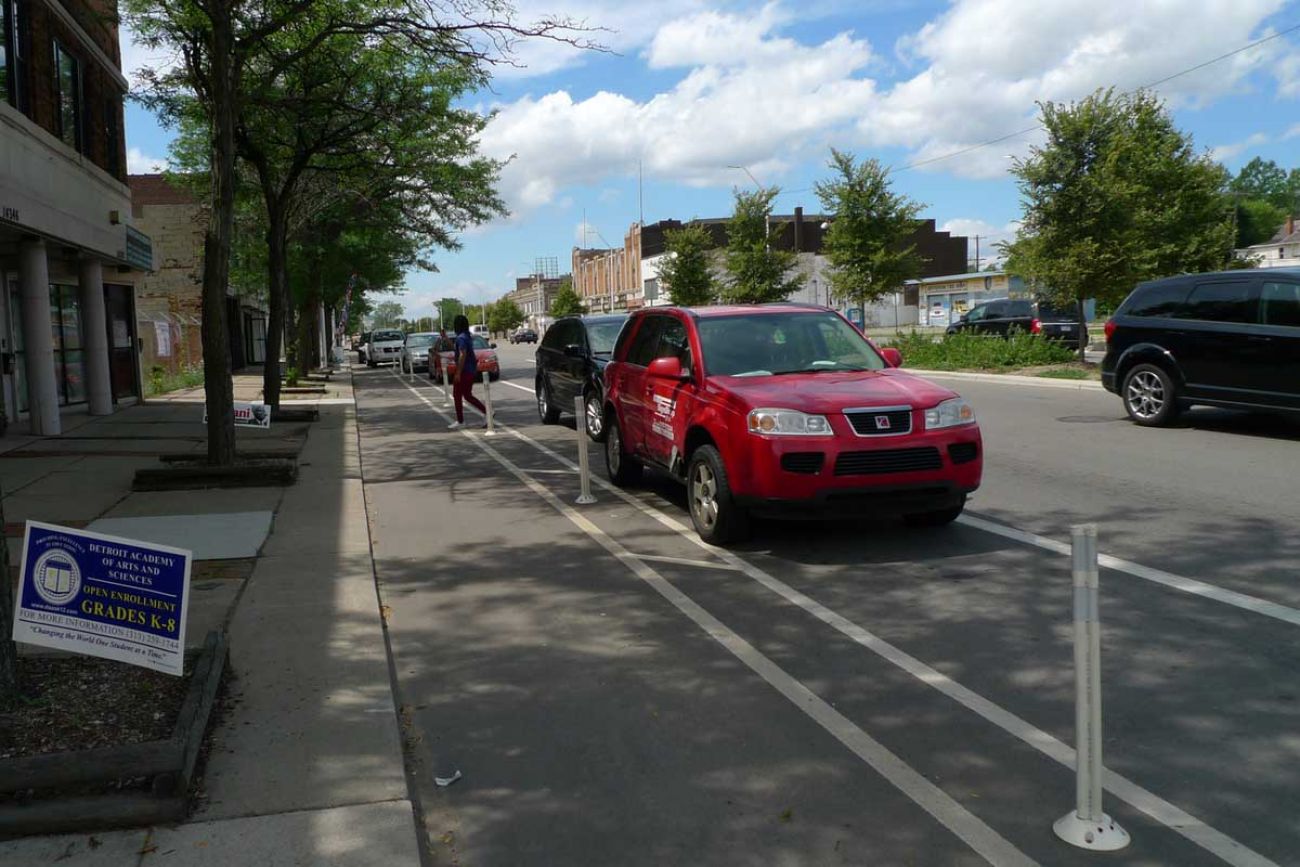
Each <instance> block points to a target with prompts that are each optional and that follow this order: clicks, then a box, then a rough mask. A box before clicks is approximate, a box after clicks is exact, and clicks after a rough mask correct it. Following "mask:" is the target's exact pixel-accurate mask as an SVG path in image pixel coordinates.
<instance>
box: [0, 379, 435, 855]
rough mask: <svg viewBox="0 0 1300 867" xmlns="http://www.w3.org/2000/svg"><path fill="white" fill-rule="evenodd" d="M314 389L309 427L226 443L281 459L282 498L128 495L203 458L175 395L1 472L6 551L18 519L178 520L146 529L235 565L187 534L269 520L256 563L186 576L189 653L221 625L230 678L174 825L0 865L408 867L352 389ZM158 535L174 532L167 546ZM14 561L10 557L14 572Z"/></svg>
mask: <svg viewBox="0 0 1300 867" xmlns="http://www.w3.org/2000/svg"><path fill="white" fill-rule="evenodd" d="M248 378H249V379H252V378H253V377H248ZM257 383H258V387H259V388H260V378H258V380H257ZM329 388H330V394H329V395H328V396H327V400H326V401H324V402H323V403H324V405H322V406H321V407H320V409H321V418H320V421H318V422H316V423H314V424H310V425H307V424H303V425H292V424H284V425H278V426H276V425H273V427H272V430H271V431H269V432H266V431H252V430H249V431H246V430H240V431H239V441H240V445H241V447H243V448H255V447H264V446H265V445H267V444H268V443H269V442H272V441H273V442H274V443H275V447H276V448H277V449H279V448H285V449H287V450H293V451H296V452H297V454H298V458H299V466H300V473H301V475H300V477H299V481H298V483H297V484H296V485H294V486H293V487H291V488H287V489H280V488H254V489H249V490H242V491H221V490H213V491H186V492H168V493H132V492H131V491H130V480H131V477H132V475H133V473H134V471H135V469H136V468H138V467H141V466H149V465H156V464H157V454H158V453H159V452H163V451H178V450H180V451H188V450H193V451H195V452H196V453H197V452H201V451H202V448H203V428H202V425H201V414H200V415H199V416H198V417H197V418H196V417H195V407H194V406H193V405H191V404H190V403H189V402H188V400H187V399H186V398H192V396H187V395H175V396H173V397H174V399H173V400H169V401H165V402H164V401H157V402H152V401H151V403H150V405H148V406H143V407H134V408H130V409H127V410H123V411H122V412H119V413H117V414H115V415H113V416H110V417H108V418H106V419H97V420H94V421H91V422H89V423H87V424H85V425H82V426H81V427H80V428H78V430H77V432H76V436H77V437H79V439H75V440H73V439H67V438H58V439H49V440H33V441H30V442H24V443H23V444H22V445H21V446H19V447H18V448H16V449H14V450H13V451H10V452H7V453H4V454H2V455H0V480H3V482H4V486H5V493H6V498H5V510H6V519H7V521H8V522H9V524H8V525H7V530H8V532H9V533H10V535H11V537H12V536H14V535H20V534H21V522H22V521H24V520H26V519H28V518H35V519H40V520H47V521H53V522H56V523H66V524H81V525H84V524H86V523H88V522H92V521H95V520H98V519H105V518H113V519H119V518H120V519H128V518H131V517H146V518H147V517H150V516H159V517H160V516H191V517H190V518H189V519H180V518H172V519H170V520H169V521H157V522H152V523H153V524H155V525H156V527H155V529H156V531H157V532H173V531H175V532H188V533H190V534H191V537H192V538H191V545H190V546H192V547H194V548H196V549H197V548H198V547H199V542H203V543H204V544H205V545H208V549H209V550H211V551H212V553H214V554H222V553H223V549H222V545H223V544H225V545H226V549H225V553H229V554H241V553H246V552H244V551H241V550H238V546H235V545H234V544H233V540H231V539H225V540H223V539H220V538H213V539H199V538H194V537H193V534H195V533H209V534H220V533H223V532H226V533H228V532H230V528H231V527H239V528H243V529H241V530H240V532H242V533H244V534H245V535H247V533H248V532H250V531H255V529H256V527H257V526H258V523H257V521H256V520H248V517H249V516H251V515H253V514H255V513H258V512H262V511H269V512H272V513H273V514H274V521H273V523H272V524H271V532H270V534H269V535H266V536H264V537H263V538H262V540H261V541H260V542H259V543H258V548H257V550H256V556H254V557H224V558H222V559H214V560H209V561H201V562H200V563H198V564H196V567H195V570H194V577H193V579H192V586H191V591H192V595H193V601H192V603H191V615H190V625H189V634H188V638H190V639H191V640H190V641H189V642H188V643H190V644H191V645H193V644H197V643H200V642H201V641H202V636H203V634H204V633H205V632H206V631H207V629H208V628H211V627H214V626H217V625H220V624H223V623H224V624H226V626H227V628H228V630H229V633H230V648H231V650H230V663H231V664H230V680H229V682H228V686H227V698H226V701H225V702H224V705H225V708H226V709H225V712H224V714H222V715H221V716H220V718H219V719H218V720H217V723H216V726H215V730H214V734H213V737H212V749H211V753H210V756H209V758H208V760H207V766H206V770H205V773H204V778H203V785H202V794H201V797H200V799H199V802H198V804H197V807H196V810H195V811H194V813H193V815H192V816H191V817H190V820H189V821H188V822H186V823H184V824H181V825H179V826H176V827H156V828H146V829H140V830H132V831H117V832H104V833H95V834H73V835H66V836H59V837H42V838H28V839H25V840H18V841H11V842H8V843H0V863H4V864H24V865H27V864H55V863H58V864H60V865H65V864H66V865H131V867H140V865H154V864H176V865H196V867H197V865H227V864H257V865H290V864H293V865H298V864H301V865H308V864H326V863H328V864H331V865H357V867H363V865H364V867H369V865H375V867H379V865H384V867H388V865H417V864H419V863H420V854H419V844H418V840H417V832H416V825H415V816H414V811H413V809H412V805H411V802H410V800H409V799H408V791H407V785H406V778H405V769H404V765H403V760H402V746H401V740H400V735H399V729H398V715H397V708H396V706H395V702H394V698H393V690H392V682H391V679H390V674H389V664H388V655H387V650H386V643H385V636H384V624H383V620H382V618H381V615H380V609H379V599H378V596H377V593H376V589H375V581H374V567H373V563H372V559H371V554H370V537H369V532H368V529H367V523H366V508H365V501H364V495H363V492H362V485H361V468H360V457H359V443H358V433H357V424H356V413H355V408H354V406H353V405H352V400H351V398H352V388H351V377H350V374H349V373H348V372H347V371H346V370H345V371H343V372H342V373H340V374H336V375H335V377H334V378H333V380H332V381H331V383H330V386H329ZM243 390H244V391H247V389H246V388H245V389H243ZM237 396H238V397H240V398H241V399H243V396H242V395H241V394H240V391H237ZM249 397H253V395H249ZM200 398H201V394H200ZM305 402H306V401H305ZM236 516H242V520H236ZM173 523H176V524H178V525H179V526H178V528H177V529H175V530H168V529H166V528H167V527H170V526H171V525H172V524H173ZM187 523H188V527H189V529H188V530H186V529H185V527H186V525H187ZM222 528H225V529H224V530H223V529H222ZM250 528H252V529H251V530H250ZM190 546H185V547H190ZM20 547H21V545H11V548H12V549H14V553H13V554H12V555H11V556H12V557H13V558H14V559H15V561H16V560H17V558H18V557H19V556H20V552H19V551H18V550H17V549H18V548H20Z"/></svg>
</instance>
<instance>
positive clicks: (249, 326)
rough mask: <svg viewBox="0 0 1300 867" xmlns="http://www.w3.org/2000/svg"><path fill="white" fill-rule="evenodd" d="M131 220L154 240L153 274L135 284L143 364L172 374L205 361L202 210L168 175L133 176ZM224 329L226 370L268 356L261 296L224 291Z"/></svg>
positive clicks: (204, 213)
mask: <svg viewBox="0 0 1300 867" xmlns="http://www.w3.org/2000/svg"><path fill="white" fill-rule="evenodd" d="M128 181H129V183H130V187H131V215H132V219H133V221H134V223H135V225H136V226H137V227H138V228H139V229H140V230H141V231H143V232H145V233H147V234H148V235H149V236H150V237H151V238H152V239H153V251H154V270H153V272H152V273H151V274H149V275H147V276H145V277H144V278H143V279H141V280H140V281H139V282H137V284H136V291H135V298H136V320H137V322H138V323H139V328H140V352H141V358H140V365H141V369H142V370H143V371H144V374H145V375H146V376H148V375H150V374H151V372H152V371H154V370H155V369H161V370H164V371H166V372H169V373H175V372H177V371H179V370H181V369H182V368H184V367H186V366H191V367H192V366H195V365H198V364H200V363H201V362H202V361H203V337H202V333H201V329H200V326H201V324H202V312H203V285H202V281H203V233H204V230H205V229H206V228H207V219H208V210H207V206H206V205H205V204H203V203H201V202H199V201H198V200H197V199H196V198H195V197H194V195H193V194H192V193H191V192H190V191H189V190H186V189H185V188H184V187H182V186H180V185H178V184H175V183H172V182H171V181H169V180H168V178H167V176H166V175H161V174H148V175H131V176H130V177H129V178H128ZM226 303H227V310H226V324H227V326H228V330H229V333H230V359H231V366H232V367H233V368H234V369H236V370H238V369H239V368H241V367H244V366H246V365H249V364H261V363H262V362H263V361H264V360H265V358H266V317H267V314H266V306H265V303H264V302H263V301H262V300H261V299H259V298H253V297H240V296H239V295H238V294H236V292H235V291H234V290H233V289H231V290H229V291H228V292H227V302H226Z"/></svg>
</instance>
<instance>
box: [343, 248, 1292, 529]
mask: <svg viewBox="0 0 1300 867" xmlns="http://www.w3.org/2000/svg"><path fill="white" fill-rule="evenodd" d="M479 328H480V330H483V327H482V326H479ZM1085 329H1086V325H1084V324H1083V323H1082V322H1081V320H1080V317H1079V315H1078V313H1077V312H1073V311H1068V310H1057V309H1054V308H1052V307H1050V306H1049V305H1047V304H1044V303H1042V302H1039V301H1033V300H1014V299H996V300H993V301H988V302H984V303H982V304H980V305H977V306H976V307H975V308H973V309H972V310H971V311H970V312H969V313H968V314H967V315H966V316H965V317H963V319H962V320H961V321H959V322H957V323H954V324H953V325H952V326H950V327H949V329H948V331H949V332H950V333H951V332H953V331H973V332H976V333H979V334H983V335H986V336H988V337H989V339H998V338H1004V337H1007V336H1010V335H1012V334H1015V333H1018V332H1026V333H1029V334H1036V335H1040V336H1042V337H1043V338H1044V339H1051V340H1059V341H1061V342H1062V343H1063V344H1065V345H1067V346H1071V347H1077V346H1078V343H1079V341H1080V340H1081V339H1083V335H1085V334H1086V330H1085ZM1105 334H1106V341H1107V351H1106V355H1105V358H1104V360H1103V361H1102V364H1101V371H1102V384H1103V385H1104V387H1105V388H1106V389H1108V390H1109V391H1111V392H1114V393H1116V394H1118V395H1119V396H1120V397H1121V399H1122V401H1123V405H1124V408H1125V410H1126V411H1127V413H1128V415H1129V416H1130V418H1132V420H1133V421H1134V422H1136V423H1137V424H1140V425H1166V424H1169V423H1171V422H1172V421H1173V420H1174V419H1175V418H1177V416H1178V414H1179V412H1181V411H1182V410H1183V409H1185V408H1187V407H1189V406H1191V405H1194V404H1206V405H1212V406H1218V407H1226V408H1235V409H1243V410H1259V411H1281V412H1288V411H1300V272H1297V271H1293V270H1285V269H1275V270H1270V271H1268V272H1267V273H1263V272H1256V271H1228V272H1223V273H1217V274H1198V275H1189V276H1182V277H1174V278H1169V279H1166V280H1157V281H1153V282H1150V283H1144V284H1142V285H1140V286H1138V287H1137V288H1136V289H1135V290H1134V291H1133V292H1132V293H1131V294H1130V295H1129V296H1128V298H1127V299H1126V300H1125V301H1124V302H1123V303H1122V304H1121V305H1120V306H1119V308H1118V309H1117V310H1116V312H1115V314H1114V316H1113V317H1111V318H1110V319H1109V320H1108V321H1107V322H1106V326H1105ZM536 338H537V335H536V334H535V333H534V332H532V331H531V330H530V329H519V330H517V331H515V332H513V333H512V334H511V335H510V340H511V342H514V343H522V342H532V341H533V340H536ZM472 339H473V340H474V343H475V349H476V351H477V357H478V365H479V371H480V374H482V373H486V374H487V375H488V376H489V378H490V379H492V380H495V379H497V378H498V377H499V376H500V365H499V362H498V360H497V357H496V353H495V352H494V350H495V348H496V344H495V343H491V342H490V341H489V340H488V339H486V338H485V337H484V336H482V335H481V334H478V335H474V336H473V338H472ZM357 352H358V359H359V360H360V361H364V362H366V363H367V364H370V365H375V364H382V363H394V364H397V365H399V366H400V368H401V370H402V371H403V372H406V373H416V372H427V373H428V375H429V377H430V378H431V379H433V380H435V381H439V382H441V381H442V380H443V371H444V369H446V370H447V372H448V376H449V377H454V375H455V370H454V366H455V361H454V353H453V347H452V341H451V340H450V338H448V337H446V336H445V335H440V334H437V333H431V332H421V333H412V334H409V335H404V334H402V333H401V332H399V331H391V330H384V331H375V332H372V333H370V334H368V335H363V336H362V339H361V342H360V343H359V344H358V346H357ZM902 364H903V359H902V358H901V356H900V355H899V353H898V351H897V350H895V349H893V348H891V347H888V346H886V347H884V348H881V347H879V346H877V345H876V344H875V343H874V342H873V341H871V340H870V339H868V338H867V337H866V336H865V335H864V334H862V333H861V332H860V331H859V330H858V329H857V328H856V327H855V326H854V325H853V324H851V323H850V322H849V321H848V320H847V319H845V318H843V317H842V316H841V315H840V314H839V313H837V312H835V311H832V310H829V309H827V308H824V307H818V306H811V305H801V304H789V303H782V304H770V305H750V306H711V307H703V308H675V307H652V308H646V309H642V310H639V311H636V312H634V313H633V314H631V315H630V316H629V315H626V314H613V315H591V316H570V317H562V318H560V319H558V320H556V321H555V322H554V323H552V324H551V325H550V327H549V328H547V329H546V331H545V333H544V334H543V335H542V337H541V342H540V344H539V346H538V348H537V351H536V376H535V380H534V394H535V397H536V401H537V412H538V415H539V417H540V419H541V421H542V423H543V424H556V423H557V422H559V421H560V418H561V416H562V415H564V414H566V413H569V412H571V411H572V410H571V408H572V407H573V406H574V405H575V403H574V399H575V398H576V397H579V396H580V397H581V398H582V401H583V406H584V408H585V411H584V418H583V419H582V423H583V425H584V426H585V428H586V431H587V434H588V436H589V437H590V438H591V439H592V440H593V441H595V442H597V443H600V444H602V446H603V452H604V465H605V471H606V474H607V476H608V478H609V479H610V481H611V482H613V483H614V484H616V485H620V486H628V485H632V484H635V483H636V481H637V480H638V479H639V478H640V476H641V474H642V473H643V471H644V470H645V469H646V468H653V469H655V470H657V471H660V472H662V473H665V474H667V475H668V476H670V477H672V478H673V479H676V480H677V481H678V482H680V483H681V484H683V485H684V486H685V488H686V493H687V502H688V504H689V510H690V516H691V521H692V523H693V524H694V527H695V530H696V532H698V533H699V535H700V537H701V538H702V539H704V540H705V541H708V542H713V543H726V542H731V541H738V540H741V539H743V538H745V536H746V535H747V533H748V531H749V528H750V519H751V518H753V517H755V516H764V517H787V518H796V519H805V520H806V519H812V518H817V517H821V516H824V515H826V514H835V515H837V516H841V517H843V516H862V517H863V518H879V517H897V518H901V519H903V520H905V521H907V522H909V523H913V524H919V525H943V524H947V523H949V522H951V521H953V520H955V519H956V518H957V517H958V516H959V515H960V514H961V513H962V509H963V508H964V506H965V503H966V499H967V497H968V496H969V495H970V494H971V493H972V492H974V491H975V490H976V489H978V488H979V485H980V481H981V476H982V472H983V454H982V443H981V435H980V428H979V423H978V421H977V418H976V412H975V408H974V407H973V406H971V404H970V403H969V402H968V401H966V400H965V399H963V398H962V397H961V396H960V395H959V394H958V393H956V392H955V391H953V390H951V389H949V388H946V387H943V386H940V385H936V384H935V383H933V382H931V381H929V380H927V379H925V378H924V377H922V376H919V375H916V374H914V373H910V372H908V371H907V370H905V369H903V368H902Z"/></svg>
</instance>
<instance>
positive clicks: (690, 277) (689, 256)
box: [659, 223, 718, 307]
mask: <svg viewBox="0 0 1300 867" xmlns="http://www.w3.org/2000/svg"><path fill="white" fill-rule="evenodd" d="M664 247H665V249H666V253H667V255H665V256H664V257H663V258H662V259H661V260H660V261H659V282H660V283H662V284H663V286H664V289H665V291H667V293H668V300H669V301H670V302H672V303H673V304H676V305H678V306H679V307H702V306H704V305H705V304H712V303H713V302H714V300H715V299H716V298H717V297H718V287H717V283H716V281H715V280H714V279H713V270H712V264H713V263H712V259H713V257H712V255H711V253H710V251H711V249H712V247H713V239H712V238H711V237H710V236H709V232H708V230H707V229H705V228H704V227H703V226H702V225H700V224H698V223H688V224H686V225H685V226H682V227H681V228H680V229H669V230H668V231H667V232H665V233H664Z"/></svg>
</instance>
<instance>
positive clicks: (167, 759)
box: [0, 632, 228, 839]
mask: <svg viewBox="0 0 1300 867" xmlns="http://www.w3.org/2000/svg"><path fill="white" fill-rule="evenodd" d="M227 652H228V647H227V643H226V635H225V633H224V632H209V633H208V637H207V640H206V641H205V642H204V644H203V650H202V651H201V652H200V655H199V658H198V661H197V662H196V663H195V665H194V674H193V676H192V677H191V679H190V688H189V692H188V693H186V695H185V703H184V704H183V705H182V706H181V711H180V714H179V715H178V716H177V718H176V725H175V727H174V729H173V730H172V736H171V737H170V738H168V739H166V740H159V741H149V742H147V743H142V744H128V745H126V746H120V747H102V748H100V749H94V750H81V751H79V752H70V753H50V754H47V755H41V756H26V757H24V758H18V759H5V760H3V761H0V792H4V793H6V794H19V793H22V792H26V791H28V790H31V789H36V790H49V789H57V788H62V787H68V786H81V785H95V784H110V783H113V782H115V781H117V780H120V779H124V778H133V777H152V778H153V779H152V783H151V786H150V792H148V793H145V792H141V791H130V792H121V793H114V794H107V795H69V796H58V795H55V796H50V797H38V798H35V799H33V800H31V801H28V802H26V803H21V802H20V803H7V804H0V839H5V838H11V837H24V836H27V835H29V834H57V833H64V832H70V831H95V830H101V829H106V828H127V827H136V826H141V825H151V824H154V823H158V822H176V821H179V820H180V819H183V818H184V817H185V813H186V811H187V808H188V797H187V793H188V792H189V788H190V783H191V781H192V780H193V778H194V769H195V766H196V765H197V764H198V759H199V748H200V747H201V746H202V745H203V735H204V733H205V732H206V731H207V728H208V720H209V719H210V718H211V716H212V707H213V704H214V703H215V701H216V697H217V689H218V687H219V686H220V685H221V675H222V672H224V671H225V667H226V655H227Z"/></svg>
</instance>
